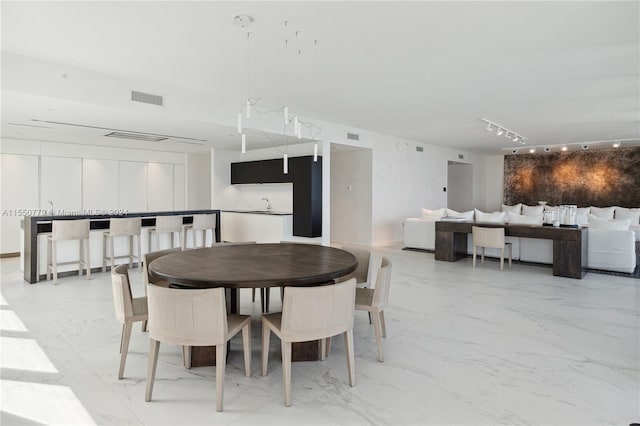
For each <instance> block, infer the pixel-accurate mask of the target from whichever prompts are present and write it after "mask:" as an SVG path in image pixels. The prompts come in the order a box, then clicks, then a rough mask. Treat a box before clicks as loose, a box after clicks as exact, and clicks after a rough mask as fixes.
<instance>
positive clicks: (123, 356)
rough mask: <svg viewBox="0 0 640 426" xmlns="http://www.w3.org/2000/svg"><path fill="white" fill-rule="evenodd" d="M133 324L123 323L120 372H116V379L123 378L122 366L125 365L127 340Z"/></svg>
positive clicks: (127, 348)
mask: <svg viewBox="0 0 640 426" xmlns="http://www.w3.org/2000/svg"><path fill="white" fill-rule="evenodd" d="M132 328H133V323H131V322H125V323H124V330H123V336H122V349H121V351H120V370H118V379H122V378H123V377H124V366H125V364H126V363H127V352H129V340H131V329H132Z"/></svg>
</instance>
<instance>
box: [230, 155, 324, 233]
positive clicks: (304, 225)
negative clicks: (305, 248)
mask: <svg viewBox="0 0 640 426" xmlns="http://www.w3.org/2000/svg"><path fill="white" fill-rule="evenodd" d="M282 170H283V167H282V159H281V158H276V159H273V160H261V161H247V162H244V163H231V183H232V184H243V183H288V182H291V183H293V235H295V236H299V237H320V236H322V157H320V156H318V161H313V156H311V155H308V156H304V157H292V158H289V173H288V174H284V173H283V171H282Z"/></svg>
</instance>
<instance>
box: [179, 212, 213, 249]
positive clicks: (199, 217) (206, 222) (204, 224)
mask: <svg viewBox="0 0 640 426" xmlns="http://www.w3.org/2000/svg"><path fill="white" fill-rule="evenodd" d="M209 229H210V230H211V247H213V245H214V244H215V243H216V214H215V213H213V214H195V215H193V223H191V224H186V225H182V247H183V249H186V248H187V234H188V232H189V230H192V231H193V248H197V247H200V246H199V245H198V235H197V234H201V235H202V247H207V230H209ZM198 231H200V232H198Z"/></svg>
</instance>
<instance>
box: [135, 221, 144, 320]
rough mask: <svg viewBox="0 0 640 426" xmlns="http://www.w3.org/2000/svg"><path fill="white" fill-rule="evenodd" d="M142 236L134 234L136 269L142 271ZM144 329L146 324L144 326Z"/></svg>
mask: <svg viewBox="0 0 640 426" xmlns="http://www.w3.org/2000/svg"><path fill="white" fill-rule="evenodd" d="M141 238H142V236H141V235H140V234H138V235H136V241H137V242H138V271H139V272H142V242H141V241H140V239H141ZM145 329H146V326H145Z"/></svg>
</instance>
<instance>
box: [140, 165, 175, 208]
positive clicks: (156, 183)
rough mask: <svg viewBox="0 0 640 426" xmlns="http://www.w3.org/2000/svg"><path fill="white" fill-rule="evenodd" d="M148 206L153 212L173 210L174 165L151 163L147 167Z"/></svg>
mask: <svg viewBox="0 0 640 426" xmlns="http://www.w3.org/2000/svg"><path fill="white" fill-rule="evenodd" d="M147 173H148V175H147V176H148V183H147V194H148V199H147V205H148V206H149V210H152V211H160V212H161V211H166V210H173V203H174V199H173V193H174V189H175V188H174V181H173V164H163V163H149V164H148V166H147Z"/></svg>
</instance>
